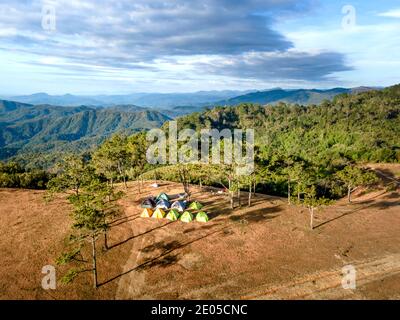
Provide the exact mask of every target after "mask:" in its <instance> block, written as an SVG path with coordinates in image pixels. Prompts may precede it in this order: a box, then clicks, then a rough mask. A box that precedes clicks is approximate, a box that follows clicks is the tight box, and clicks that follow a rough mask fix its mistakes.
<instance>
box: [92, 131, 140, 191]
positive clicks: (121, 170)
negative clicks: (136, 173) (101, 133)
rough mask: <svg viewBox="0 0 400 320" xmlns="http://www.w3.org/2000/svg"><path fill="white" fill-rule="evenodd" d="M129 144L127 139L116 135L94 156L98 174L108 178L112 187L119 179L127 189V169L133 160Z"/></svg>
mask: <svg viewBox="0 0 400 320" xmlns="http://www.w3.org/2000/svg"><path fill="white" fill-rule="evenodd" d="M127 144H128V140H127V137H125V136H121V135H118V134H116V135H114V136H112V137H111V138H110V139H108V140H106V141H105V142H104V143H103V144H102V145H101V146H100V147H99V148H98V149H97V150H96V151H95V152H94V154H93V160H92V162H93V165H94V167H95V170H96V173H97V174H101V175H103V176H104V177H106V179H107V180H108V181H109V183H110V185H111V186H112V187H113V185H114V180H115V179H118V178H119V179H121V180H122V181H123V182H124V185H125V187H127V184H126V175H127V169H128V167H129V165H130V163H131V159H132V154H131V150H130V149H129V148H128V145H127Z"/></svg>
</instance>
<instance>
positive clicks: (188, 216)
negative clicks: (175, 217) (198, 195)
mask: <svg viewBox="0 0 400 320" xmlns="http://www.w3.org/2000/svg"><path fill="white" fill-rule="evenodd" d="M181 221H183V222H187V223H188V222H192V221H193V214H191V213H190V212H189V211H185V212H184V213H183V215H182V216H181Z"/></svg>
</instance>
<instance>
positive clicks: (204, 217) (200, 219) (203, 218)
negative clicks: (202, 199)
mask: <svg viewBox="0 0 400 320" xmlns="http://www.w3.org/2000/svg"><path fill="white" fill-rule="evenodd" d="M208 220H210V219H209V218H208V215H207V213H205V212H203V211H202V212H199V213H198V214H197V215H196V221H198V222H208Z"/></svg>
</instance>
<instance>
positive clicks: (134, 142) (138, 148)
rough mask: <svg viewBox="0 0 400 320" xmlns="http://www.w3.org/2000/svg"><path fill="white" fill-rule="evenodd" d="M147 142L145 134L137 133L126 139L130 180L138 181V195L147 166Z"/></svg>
mask: <svg viewBox="0 0 400 320" xmlns="http://www.w3.org/2000/svg"><path fill="white" fill-rule="evenodd" d="M147 145H148V142H147V141H146V134H145V133H138V134H135V135H133V136H130V137H129V138H128V145H127V147H128V155H129V156H130V157H131V159H130V169H129V170H130V174H129V176H130V178H132V179H135V178H136V179H137V178H138V177H139V178H140V181H139V194H140V193H141V187H142V183H143V181H142V179H143V173H144V171H145V167H146V164H147V159H146V150H147Z"/></svg>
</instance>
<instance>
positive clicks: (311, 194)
mask: <svg viewBox="0 0 400 320" xmlns="http://www.w3.org/2000/svg"><path fill="white" fill-rule="evenodd" d="M329 203H331V201H330V200H329V199H326V198H318V197H317V191H316V187H315V186H314V185H313V186H310V187H308V188H307V190H306V192H305V195H304V200H303V205H304V206H305V207H307V209H308V211H309V213H310V228H311V230H313V229H314V212H315V210H317V209H318V208H320V207H321V206H324V205H328V204H329Z"/></svg>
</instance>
